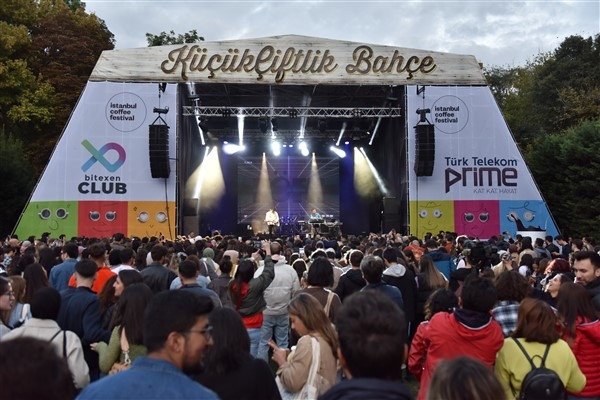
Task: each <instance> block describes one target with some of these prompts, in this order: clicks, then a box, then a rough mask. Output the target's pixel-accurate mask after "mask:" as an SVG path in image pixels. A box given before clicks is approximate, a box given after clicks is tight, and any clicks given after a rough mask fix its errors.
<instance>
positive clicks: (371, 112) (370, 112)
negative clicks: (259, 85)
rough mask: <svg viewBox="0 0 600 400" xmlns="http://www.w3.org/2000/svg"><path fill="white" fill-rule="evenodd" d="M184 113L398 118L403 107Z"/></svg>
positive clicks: (198, 111) (198, 109) (186, 111)
mask: <svg viewBox="0 0 600 400" xmlns="http://www.w3.org/2000/svg"><path fill="white" fill-rule="evenodd" d="M183 115H195V116H213V117H222V116H225V115H243V116H245V117H270V118H272V117H290V118H296V117H306V118H353V117H354V118H356V117H359V118H398V117H401V116H402V113H401V109H400V108H396V107H381V108H377V107H368V108H360V107H359V108H356V107H354V108H351V107H346V108H340V107H219V106H183Z"/></svg>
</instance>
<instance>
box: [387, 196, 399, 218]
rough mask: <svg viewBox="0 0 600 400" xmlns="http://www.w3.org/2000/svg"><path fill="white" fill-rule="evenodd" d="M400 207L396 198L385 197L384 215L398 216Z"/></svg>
mask: <svg viewBox="0 0 600 400" xmlns="http://www.w3.org/2000/svg"><path fill="white" fill-rule="evenodd" d="M399 209H400V207H399V205H398V202H397V201H396V198H395V197H384V198H383V213H384V214H398V212H399Z"/></svg>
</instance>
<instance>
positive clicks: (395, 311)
mask: <svg viewBox="0 0 600 400" xmlns="http://www.w3.org/2000/svg"><path fill="white" fill-rule="evenodd" d="M368 257H371V256H368ZM368 257H365V258H368ZM335 326H336V330H337V332H338V337H339V350H338V354H339V362H340V366H341V368H342V370H343V371H344V375H345V377H346V378H347V379H345V380H342V381H341V382H340V383H338V384H336V385H335V386H333V387H332V388H331V389H329V390H328V391H327V392H325V394H323V395H322V396H320V397H319V400H342V399H345V400H358V399H397V400H409V399H412V396H411V394H410V392H409V391H408V389H407V388H406V387H405V386H404V385H403V384H402V367H401V365H402V360H404V359H405V344H406V321H405V320H404V313H403V312H402V311H401V310H400V309H399V308H398V307H397V306H396V305H394V302H393V301H392V300H391V299H390V298H389V297H388V296H386V295H385V294H382V293H380V292H379V291H376V290H368V291H360V292H358V293H354V294H353V295H351V296H350V297H348V298H347V299H346V302H345V303H344V304H343V305H342V307H341V309H340V313H339V315H338V317H337V319H336V325H335Z"/></svg>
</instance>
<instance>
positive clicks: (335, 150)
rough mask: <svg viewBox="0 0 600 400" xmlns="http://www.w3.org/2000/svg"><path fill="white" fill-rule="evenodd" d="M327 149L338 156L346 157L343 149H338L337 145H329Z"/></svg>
mask: <svg viewBox="0 0 600 400" xmlns="http://www.w3.org/2000/svg"><path fill="white" fill-rule="evenodd" d="M329 150H331V151H332V152H334V153H335V154H336V155H337V156H338V157H339V158H344V157H346V151H344V150H343V149H340V148H339V147H335V146H331V147H330V148H329Z"/></svg>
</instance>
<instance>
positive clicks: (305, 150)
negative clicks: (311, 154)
mask: <svg viewBox="0 0 600 400" xmlns="http://www.w3.org/2000/svg"><path fill="white" fill-rule="evenodd" d="M298 149H300V154H302V155H303V156H304V157H307V156H308V146H307V145H306V142H300V144H299V145H298Z"/></svg>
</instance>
